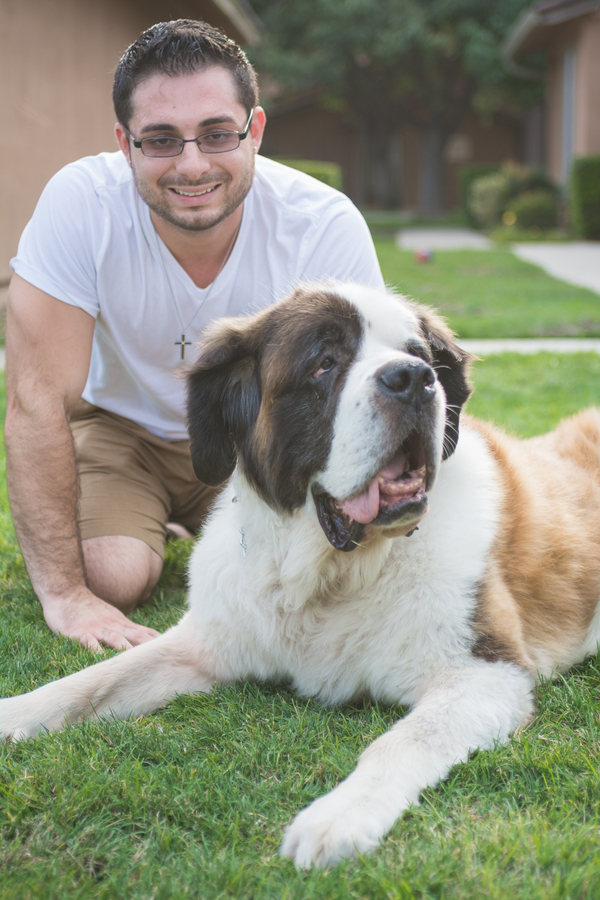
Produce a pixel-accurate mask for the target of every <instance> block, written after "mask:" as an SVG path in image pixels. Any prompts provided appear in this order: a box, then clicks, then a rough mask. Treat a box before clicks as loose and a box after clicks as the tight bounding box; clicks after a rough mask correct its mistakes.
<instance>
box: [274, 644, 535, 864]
mask: <svg viewBox="0 0 600 900" xmlns="http://www.w3.org/2000/svg"><path fill="white" fill-rule="evenodd" d="M532 687H533V681H532V679H531V677H530V676H529V675H528V674H527V673H526V672H524V671H523V670H522V669H519V668H517V667H516V666H513V665H510V664H507V663H493V664H492V663H485V662H482V661H474V662H473V664H472V665H471V664H470V665H468V666H466V667H465V668H464V669H462V670H460V671H456V670H455V671H453V672H448V673H445V676H442V677H440V678H439V679H436V683H435V684H432V685H429V687H428V688H427V689H426V690H425V691H424V693H423V696H422V698H421V699H420V700H419V702H418V703H417V704H416V705H415V706H414V708H413V709H412V710H411V712H410V713H408V715H407V716H405V718H404V719H402V720H400V721H399V722H398V723H396V725H394V726H393V728H391V729H390V731H388V732H387V733H386V734H384V735H382V737H380V738H378V739H377V740H376V741H374V742H373V744H371V746H370V747H368V748H367V750H366V751H365V752H364V753H363V754H362V755H361V757H360V760H359V762H358V766H357V767H356V769H355V770H354V771H353V772H352V773H351V774H350V775H349V776H348V778H346V780H345V781H342V782H341V783H340V784H339V785H338V786H337V787H336V788H335V789H334V790H333V791H331V792H330V793H329V794H326V795H325V796H324V797H320V798H319V799H318V800H315V801H314V803H312V804H311V805H310V806H308V807H307V808H306V809H304V810H303V811H302V812H300V813H299V814H298V815H297V816H296V818H295V819H294V821H293V822H292V823H291V825H290V826H289V827H288V829H287V831H286V833H285V836H284V840H283V843H282V845H281V853H282V855H284V856H288V857H290V858H291V859H293V860H294V861H295V863H296V865H297V866H299V867H301V868H308V867H309V866H311V865H315V866H327V865H332V864H334V863H336V862H338V861H339V860H340V859H342V858H343V857H348V856H356V855H357V854H359V853H360V854H363V853H369V852H370V851H372V850H374V849H375V847H377V845H378V844H379V842H380V840H381V839H382V837H383V836H384V835H385V834H386V832H387V831H389V829H390V828H391V827H392V825H393V824H394V822H395V821H396V819H397V818H398V817H399V816H400V815H401V813H402V812H403V811H404V810H405V809H406V808H407V807H408V806H410V805H411V804H414V803H417V802H418V798H419V794H420V793H421V791H422V790H423V789H424V788H426V787H427V786H429V785H434V784H436V783H437V782H439V781H440V780H441V779H442V778H445V777H446V775H447V774H448V772H449V770H450V768H451V767H452V766H453V765H454V763H457V762H462V761H464V760H466V759H467V757H468V754H469V752H470V751H471V750H474V749H476V748H486V747H487V748H489V747H492V746H493V745H494V742H496V741H506V740H508V737H509V735H510V733H511V732H512V731H513V730H514V729H515V728H516V727H517V725H519V724H521V723H523V722H525V721H528V720H529V718H530V717H531V714H532V710H533V700H532Z"/></svg>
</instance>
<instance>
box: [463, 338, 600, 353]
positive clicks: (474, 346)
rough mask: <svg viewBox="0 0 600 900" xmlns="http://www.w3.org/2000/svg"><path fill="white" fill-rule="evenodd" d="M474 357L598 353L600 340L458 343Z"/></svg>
mask: <svg viewBox="0 0 600 900" xmlns="http://www.w3.org/2000/svg"><path fill="white" fill-rule="evenodd" d="M458 343H459V345H460V346H461V347H462V349H463V350H468V351H469V353H474V354H475V355H476V356H491V355H492V354H494V353H541V352H542V351H547V352H548V353H600V338H599V339H596V338H498V339H494V338H490V339H486V338H474V339H472V340H469V339H467V340H464V341H461V340H460V339H459V341H458Z"/></svg>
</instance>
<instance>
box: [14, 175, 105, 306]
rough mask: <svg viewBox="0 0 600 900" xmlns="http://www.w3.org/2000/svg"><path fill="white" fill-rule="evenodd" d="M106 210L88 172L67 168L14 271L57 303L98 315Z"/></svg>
mask: <svg viewBox="0 0 600 900" xmlns="http://www.w3.org/2000/svg"><path fill="white" fill-rule="evenodd" d="M103 218H104V217H103V211H102V209H101V205H100V201H99V198H98V196H97V194H96V191H95V190H94V187H93V185H92V184H91V182H90V180H89V177H88V176H87V175H86V173H85V172H83V171H80V170H78V169H77V167H76V166H74V165H71V166H66V167H65V168H64V169H61V170H60V172H57V174H56V175H54V177H53V178H52V179H51V180H50V181H49V182H48V184H47V185H46V187H45V189H44V191H43V193H42V195H41V197H40V199H39V201H38V204H37V206H36V208H35V211H34V213H33V216H32V218H31V219H30V221H29V223H28V224H27V226H26V227H25V230H24V231H23V234H22V235H21V240H20V241H19V248H18V250H17V256H16V257H15V258H14V259H12V260H11V263H10V265H11V268H12V270H13V271H14V272H16V273H17V275H20V277H21V278H24V279H25V281H28V282H29V283H30V284H32V285H33V286H34V287H36V288H39V289H40V290H42V291H45V292H46V293H47V294H50V296H52V297H56V299H57V300H62V301H63V302H64V303H68V304H70V305H71V306H78V307H80V308H81V309H83V310H85V312H87V313H89V314H90V315H92V316H94V318H95V317H96V316H97V315H98V310H99V304H98V292H97V287H96V283H97V279H96V264H95V258H96V254H97V252H98V249H99V247H100V246H101V243H102V234H103Z"/></svg>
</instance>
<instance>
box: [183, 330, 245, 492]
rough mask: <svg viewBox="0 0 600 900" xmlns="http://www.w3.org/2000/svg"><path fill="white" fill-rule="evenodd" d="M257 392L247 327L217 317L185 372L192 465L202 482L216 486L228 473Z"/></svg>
mask: <svg viewBox="0 0 600 900" xmlns="http://www.w3.org/2000/svg"><path fill="white" fill-rule="evenodd" d="M260 396H261V393H260V383H259V378H258V369H257V361H256V358H255V355H254V354H253V352H252V350H251V348H250V340H249V329H248V326H247V324H246V323H245V322H244V321H243V320H236V319H222V320H221V321H220V322H218V323H217V324H216V325H215V326H213V328H212V329H210V331H209V332H208V334H207V336H206V337H205V339H204V340H203V342H202V346H201V351H200V356H199V358H198V360H197V361H196V363H195V364H194V366H193V367H192V369H191V371H190V373H189V375H188V407H187V408H188V427H189V432H190V439H191V448H190V449H191V455H192V464H193V466H194V472H195V473H196V477H197V478H198V479H199V480H200V481H201V482H203V483H204V484H208V485H218V484H221V483H222V482H223V481H225V480H226V479H227V478H229V476H230V475H231V474H232V472H233V470H234V468H235V464H236V459H237V447H238V446H239V444H240V442H241V441H243V439H244V437H245V436H246V434H247V432H248V430H249V429H250V428H251V427H252V426H253V425H254V423H255V421H256V417H257V415H258V410H259V407H260Z"/></svg>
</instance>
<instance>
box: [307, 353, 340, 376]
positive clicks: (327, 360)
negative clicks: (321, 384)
mask: <svg viewBox="0 0 600 900" xmlns="http://www.w3.org/2000/svg"><path fill="white" fill-rule="evenodd" d="M334 366H335V359H334V358H333V356H326V357H324V359H322V360H321V365H320V366H319V368H318V369H317V371H316V372H313V374H312V377H313V378H320V377H321V375H324V374H325V373H326V372H330V371H331V370H332V369H333V367H334Z"/></svg>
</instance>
